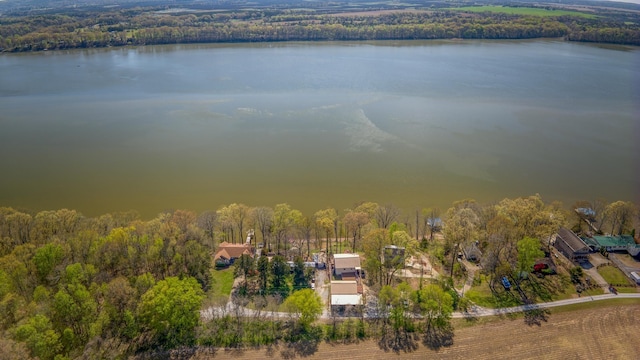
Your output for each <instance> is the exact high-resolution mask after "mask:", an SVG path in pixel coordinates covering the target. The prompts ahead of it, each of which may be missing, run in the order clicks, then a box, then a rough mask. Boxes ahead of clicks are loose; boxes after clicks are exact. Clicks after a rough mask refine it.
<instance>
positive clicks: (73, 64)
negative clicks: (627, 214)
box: [0, 40, 640, 218]
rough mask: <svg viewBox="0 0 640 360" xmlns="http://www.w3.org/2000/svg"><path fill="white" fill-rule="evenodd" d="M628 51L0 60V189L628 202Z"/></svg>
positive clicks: (518, 48)
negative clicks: (529, 197) (537, 197)
mask: <svg viewBox="0 0 640 360" xmlns="http://www.w3.org/2000/svg"><path fill="white" fill-rule="evenodd" d="M639 139H640V49H638V48H622V47H601V46H594V45H585V44H576V43H567V42H561V41H551V40H537V41H518V42H512V41H502V42H500V41H444V42H421V41H420V42H372V43H278V44H243V45H177V46H153V47H139V48H116V49H100V50H84V51H60V52H45V53H35V54H6V55H2V56H0V205H1V206H13V207H18V208H25V209H31V210H42V209H57V208H63V207H67V208H73V209H77V210H79V211H81V212H83V213H84V214H85V215H89V216H93V215H97V214H102V213H105V212H109V211H118V210H128V209H136V210H138V211H139V212H140V213H141V214H142V215H143V216H144V217H147V218H149V217H152V216H154V215H155V214H157V213H158V212H160V211H162V210H166V209H175V208H185V209H191V210H195V211H203V210H207V209H214V210H215V209H217V208H218V207H219V206H220V205H223V204H228V203H232V202H242V203H245V204H247V205H251V206H256V205H269V206H272V205H275V204H277V203H281V202H287V203H289V204H291V205H292V206H293V207H295V208H298V209H301V210H302V211H303V212H304V213H306V214H309V215H311V214H312V213H313V212H315V211H316V210H319V209H322V208H325V207H327V206H332V207H335V208H336V209H338V210H342V209H345V208H347V207H351V206H352V205H353V204H354V203H355V202H358V201H362V200H366V201H376V202H379V203H394V204H395V205H397V206H399V207H402V208H404V209H406V210H413V209H415V208H421V207H429V206H439V207H441V208H443V209H446V208H447V207H449V206H450V205H451V203H452V202H453V201H455V200H461V199H464V198H469V197H471V198H475V199H477V200H479V201H482V202H485V201H498V200H500V199H502V198H504V197H515V196H526V195H531V194H535V193H540V194H541V195H542V196H543V198H544V199H546V200H549V201H551V200H561V201H563V202H564V203H565V205H567V206H568V205H570V204H571V203H573V202H574V201H576V200H581V199H586V200H592V199H595V198H599V197H603V198H606V199H608V200H618V199H623V200H634V201H638V200H639V199H640V195H639V194H640V190H639V189H640V145H639V143H640V140H639Z"/></svg>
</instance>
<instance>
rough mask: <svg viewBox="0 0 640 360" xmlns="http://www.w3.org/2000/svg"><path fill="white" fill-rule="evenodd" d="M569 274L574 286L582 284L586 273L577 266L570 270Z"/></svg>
mask: <svg viewBox="0 0 640 360" xmlns="http://www.w3.org/2000/svg"><path fill="white" fill-rule="evenodd" d="M569 274H570V275H571V282H572V283H574V284H580V283H582V275H584V272H583V271H582V268H581V267H580V266H575V267H573V268H571V270H569Z"/></svg>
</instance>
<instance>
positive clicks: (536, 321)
mask: <svg viewBox="0 0 640 360" xmlns="http://www.w3.org/2000/svg"><path fill="white" fill-rule="evenodd" d="M548 319H549V310H548V309H543V308H538V307H536V308H533V309H530V310H526V311H525V312H524V323H525V324H527V325H529V326H534V325H536V326H540V325H542V323H543V322H547V320H548Z"/></svg>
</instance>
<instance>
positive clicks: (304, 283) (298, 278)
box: [293, 256, 309, 289]
mask: <svg viewBox="0 0 640 360" xmlns="http://www.w3.org/2000/svg"><path fill="white" fill-rule="evenodd" d="M304 270H305V267H304V261H302V257H301V256H296V257H295V259H294V260H293V288H294V289H300V288H303V287H308V285H309V284H308V280H307V276H306V274H305V271H304Z"/></svg>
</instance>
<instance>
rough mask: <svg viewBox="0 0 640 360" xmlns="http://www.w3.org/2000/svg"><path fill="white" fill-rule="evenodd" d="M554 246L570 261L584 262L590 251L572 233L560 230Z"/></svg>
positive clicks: (563, 229)
mask: <svg viewBox="0 0 640 360" xmlns="http://www.w3.org/2000/svg"><path fill="white" fill-rule="evenodd" d="M554 246H555V247H556V249H558V251H560V252H561V253H562V254H563V255H564V256H566V257H567V259H569V260H571V261H581V260H586V259H587V256H589V253H590V252H591V249H590V248H589V246H587V244H585V242H584V241H582V239H580V238H579V237H578V235H576V234H574V233H573V231H571V230H569V229H566V228H560V230H558V236H556V241H555V243H554Z"/></svg>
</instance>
